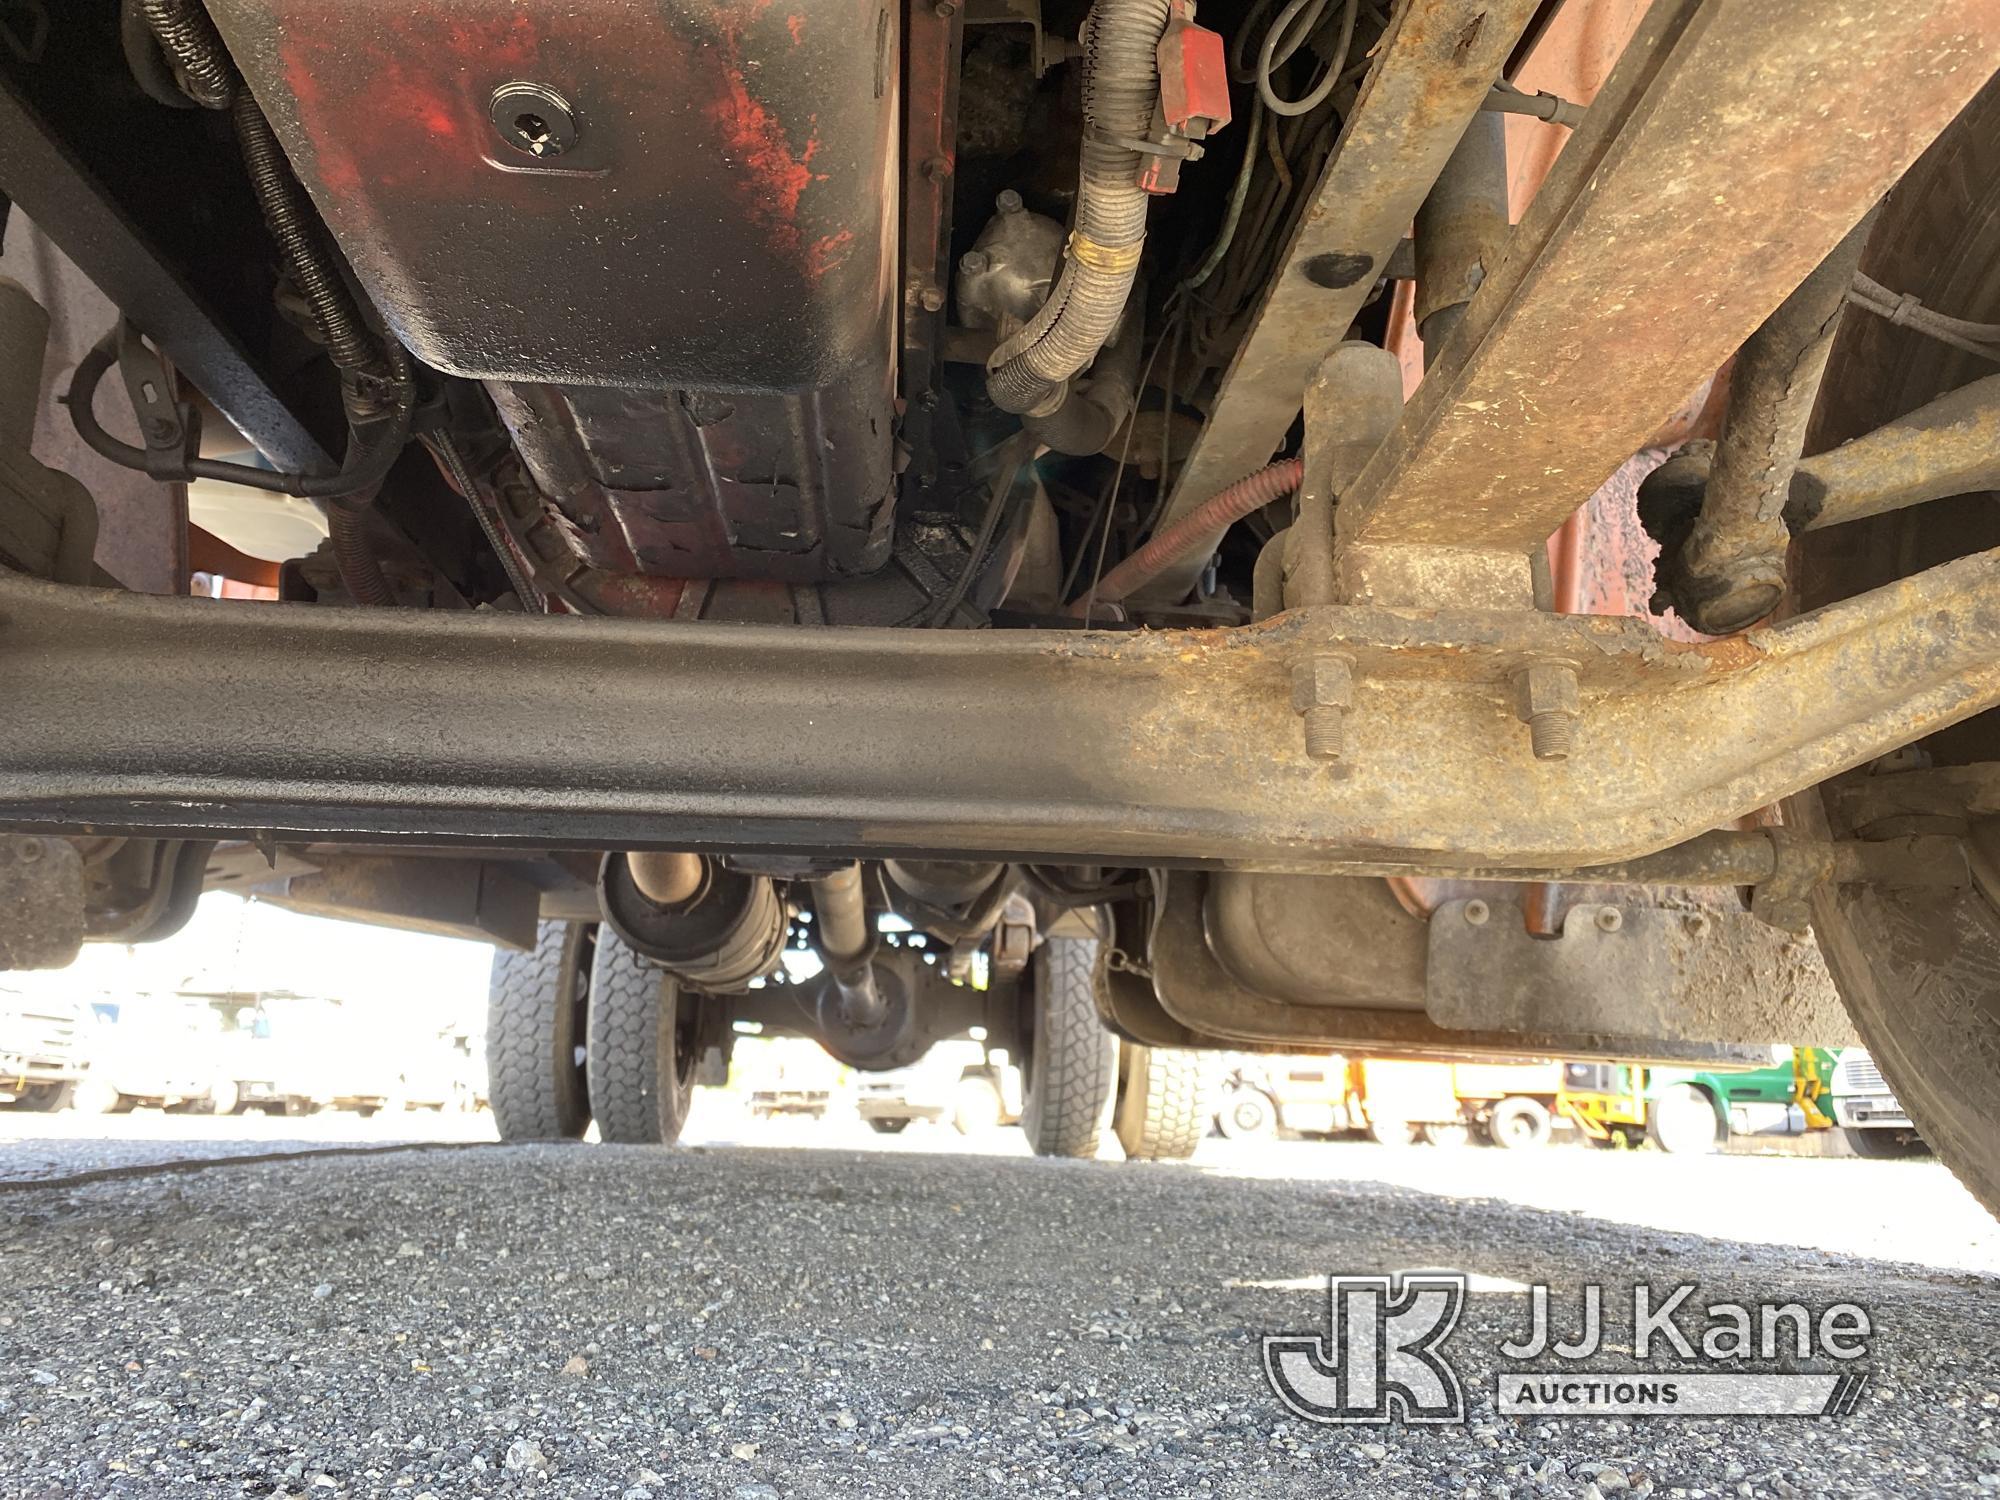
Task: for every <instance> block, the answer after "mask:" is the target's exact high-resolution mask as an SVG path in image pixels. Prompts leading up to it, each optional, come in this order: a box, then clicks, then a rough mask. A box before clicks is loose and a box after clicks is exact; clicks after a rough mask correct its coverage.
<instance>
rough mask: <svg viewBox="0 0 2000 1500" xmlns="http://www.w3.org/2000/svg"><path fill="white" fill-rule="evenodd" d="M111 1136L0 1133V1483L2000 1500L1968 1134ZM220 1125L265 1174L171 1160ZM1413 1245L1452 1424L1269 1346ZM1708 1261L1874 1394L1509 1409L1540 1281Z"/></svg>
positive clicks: (1995, 1254) (287, 1491) (156, 1124)
mask: <svg viewBox="0 0 2000 1500" xmlns="http://www.w3.org/2000/svg"><path fill="white" fill-rule="evenodd" d="M65 1121H68V1122H69V1126H68V1128H69V1129H70V1130H71V1131H72V1132H74V1133H76V1134H79V1135H82V1136H83V1137H85V1138H82V1139H69V1138H66V1137H65V1136H64V1135H63V1133H62V1132H63V1130H64V1129H65ZM444 1125H445V1129H446V1133H449V1134H456V1135H458V1136H459V1137H461V1138H462V1139H465V1140H468V1141H470V1140H475V1139H476V1137H477V1136H479V1135H480V1134H481V1133H482V1132H483V1129H484V1127H483V1126H482V1125H481V1124H479V1123H477V1122H465V1121H448V1122H444ZM118 1129H119V1130H123V1131H127V1132H136V1133H138V1134H139V1135H140V1136H141V1137H142V1139H140V1140H138V1141H134V1140H133V1139H130V1138H129V1137H127V1138H121V1139H120V1140H118V1141H117V1142H115V1143H114V1144H115V1146H116V1149H112V1148H111V1146H108V1145H107V1143H106V1137H107V1135H108V1134H110V1133H111V1132H108V1131H107V1130H106V1129H105V1128H104V1127H102V1126H101V1125H99V1124H98V1123H97V1122H90V1121H78V1120H76V1118H75V1117H66V1116H58V1117H53V1118H52V1119H46V1120H42V1121H38V1122H35V1123H34V1124H33V1125H31V1126H26V1127H23V1126H21V1125H20V1124H19V1122H18V1120H17V1119H15V1118H9V1119H8V1120H7V1121H6V1122H5V1123H4V1125H0V1186H4V1187H5V1188H6V1190H5V1191H0V1434H4V1437H0V1493H4V1494H5V1495H9V1496H44V1495H49V1496H57V1495H59V1496H101V1495H103V1496H125V1495H135V1496H136V1495H158V1494H198V1495H309V1496H314V1497H319V1496H328V1497H337V1496H345V1495H356V1496H359V1495H403V1496H422V1495H431V1496H436V1497H439V1500H447V1497H454V1496H461V1495H488V1494H492V1495H516V1494H534V1495H546V1496H591V1497H600V1496H612V1497H623V1500H665V1497H680V1496H690V1497H692V1496H714V1497H724V1500H771V1497H773V1496H778V1497H790V1496H801V1497H804V1496H828V1497H831V1496H836V1495H838V1496H849V1495H925V1496H927V1495H937V1494H946V1493H955V1492H963V1493H969V1494H1010V1495H1034V1496H1065V1495H1085V1496H1089V1495H1112V1494H1116V1495H1121V1496H1122V1495H1127V1494H1131V1495H1144V1496H1152V1495H1179V1494H1191V1495H1221V1496H1234V1495H1256V1496H1262V1495H1272V1496H1276V1495H1285V1496H1292V1495H1307V1494H1310V1495H1422V1496H1466V1497H1495V1500H1502V1497H1508V1496H1522V1497H1530V1496H1541V1495H1551V1496H1577V1497H1584V1500H1590V1497H1593V1496H1601V1497H1604V1500H1618V1497H1620V1496H1625V1497H1640V1496H1646V1495H1672V1496H1687V1497H1709V1496H1716V1497H1729V1496H1798V1495H1822V1494H1824V1495H1841V1496H1847V1495H1882V1496H1903V1495H1981V1496H1993V1495H1996V1494H2000V1299H1996V1295H1995V1294H1996V1291H2000V1274H1996V1273H2000V1240H1997V1239H1996V1238H1995V1236H1994V1234H1993V1232H1992V1228H1991V1226H1990V1224H1988V1222H1987V1221H1986V1220H1985V1219H1984V1217H1983V1216H1980V1215H1978V1213H1977V1210H1976V1208H1973V1207H1972V1205H1971V1203H1970V1200H1969V1198H1966V1197H1965V1196H1964V1194H1963V1193H1962V1190H1960V1189H1958V1188H1957V1186H1956V1185H1955V1184H1953V1183H1951V1182H1950V1180H1949V1178H1948V1177H1946V1176H1945V1175H1944V1174H1943V1172H1942V1169H1941V1168H1938V1167H1937V1166H1936V1164H1935V1163H1927V1162H1912V1163H1904V1162H1862V1161H1788V1160H1769V1159H1752V1160H1734V1159H1724V1160H1716V1161H1708V1162H1698V1163H1688V1162H1684V1161H1680V1160H1675V1159H1668V1158H1661V1157H1657V1156H1655V1155H1653V1154H1652V1153H1639V1154H1635V1155H1632V1156H1630V1157H1629V1158H1625V1159H1618V1158H1614V1157H1610V1156H1606V1155H1604V1154H1600V1153H1586V1152H1582V1151H1579V1150H1569V1151H1565V1150H1561V1149H1552V1150H1550V1151H1548V1152H1544V1153H1540V1154H1539V1155H1538V1156H1537V1157H1536V1158H1534V1159H1533V1160H1532V1161H1528V1162H1525V1163H1524V1162H1523V1161H1522V1160H1521V1159H1517V1158H1511V1157H1508V1156H1506V1155H1504V1154H1502V1153H1497V1152H1492V1151H1474V1150H1468V1151H1458V1152H1439V1151H1435V1150H1428V1149H1424V1148H1412V1149H1410V1150H1406V1151H1388V1150H1383V1149H1380V1148H1373V1147H1367V1146H1359V1145H1355V1146H1340V1145H1324V1144H1315V1143H1287V1144H1284V1145H1277V1146H1262V1147H1259V1146H1248V1147H1242V1146H1237V1145H1233V1144H1231V1143H1224V1142H1219V1141H1218V1142H1212V1143H1210V1145H1209V1146H1208V1147H1205V1148H1204V1151H1203V1153H1202V1154H1201V1156H1200V1157H1199V1158H1198V1159H1197V1162H1196V1163H1194V1164H1191V1165H1184V1166H1143V1165H1138V1164H1127V1163H1121V1162H1115V1161H1098V1162H1051V1161H1035V1160H1031V1159H1027V1158H1025V1157H1024V1156H1023V1155H1021V1154H1020V1152H1019V1146H1018V1136H1016V1135H1009V1136H1006V1137H1004V1138H1001V1139H999V1140H997V1141H995V1142H989V1143H987V1144H988V1146H989V1147H996V1146H997V1149H998V1152H999V1153H1001V1154H991V1153H990V1151H989V1152H988V1153H980V1152H974V1151H970V1150H968V1149H967V1146H966V1143H964V1142H961V1141H959V1140H958V1139H957V1138H956V1137H954V1136H952V1135H951V1133H950V1132H948V1131H942V1130H930V1129H918V1130H913V1131H911V1132H910V1133H909V1134H908V1135H906V1136H903V1137H900V1138H897V1139H896V1140H895V1141H893V1142H890V1143H888V1144H889V1145H890V1147H891V1149H888V1150H854V1149H845V1148H842V1149H811V1148H810V1143H813V1142H824V1141H827V1140H829V1139H831V1140H835V1141H849V1140H858V1139H859V1137H858V1136H857V1135H855V1134H854V1133H852V1132H848V1131H843V1130H840V1129H835V1128H832V1127H819V1128H817V1129H814V1128H812V1127H797V1128H794V1129H793V1130H791V1131H790V1132H785V1131H779V1132H777V1133H775V1135H771V1134H767V1135H765V1136H764V1137H761V1138H764V1139H775V1140H777V1141H778V1142H779V1143H780V1144H778V1145H776V1146H756V1145H747V1144H709V1145H699V1146H694V1147H684V1148H682V1149H678V1150H674V1151H656V1150H646V1149H641V1148H626V1147H606V1146H598V1145H577V1146H515V1147H500V1146H494V1145H480V1144H463V1145H458V1146H447V1147H443V1148H432V1149H425V1150H397V1151H389V1152H386V1153H383V1154H344V1155H323V1156H308V1157H304V1158H296V1157H289V1156H281V1155H279V1154H280V1153H283V1152H289V1151H292V1150H313V1149H318V1148H325V1147H340V1148H343V1149H346V1150H354V1149H357V1148H360V1149H366V1150H370V1151H372V1149H373V1148H374V1147H375V1146H377V1145H382V1144H388V1143H391V1142H393V1141H394V1140H396V1139H398V1138H402V1139H409V1138H412V1137H415V1136H420V1135H423V1134H426V1133H429V1134H436V1133H437V1130H438V1122H428V1124H427V1125H426V1124H425V1122H410V1121H396V1122H381V1121H378V1122H371V1124H370V1126H369V1128H368V1129H366V1130H362V1129H360V1128H359V1127H356V1126H352V1125H326V1124H323V1123H322V1122H319V1121H272V1122H268V1125H266V1124H261V1123H260V1124H257V1125H254V1126H252V1127H250V1128H249V1132H248V1134H245V1133H244V1131H243V1130H241V1129H239V1128H238V1127H236V1126H234V1125H232V1124H231V1122H223V1121H200V1120H182V1119H179V1118H177V1117H165V1116H153V1117H150V1119H145V1118H144V1117H142V1119H141V1121H140V1123H139V1124H137V1125H130V1124H128V1125H124V1126H120V1127H118ZM232 1132H233V1133H232ZM10 1137H11V1138H12V1139H9V1138H10ZM91 1137H95V1138H94V1139H93V1138H91ZM707 1137H708V1138H709V1139H710V1140H712V1141H720V1140H729V1139H732V1138H738V1137H740V1138H743V1139H749V1138H750V1132H748V1131H747V1130H743V1129H739V1126H738V1124H737V1123H736V1122H733V1121H728V1120H722V1121H720V1122H718V1120H717V1119H716V1118H715V1117H714V1115H713V1113H712V1112H711V1117H710V1119H709V1121H708V1129H707ZM202 1155H206V1156H209V1157H216V1156H231V1155H238V1156H242V1155H251V1156H267V1157H268V1156H278V1157H279V1159H268V1160H260V1161H237V1162H225V1163H223V1164H216V1165H209V1166H206V1167H204V1168H201V1169H199V1170H191V1171H190V1170H155V1169H154V1168H158V1167H159V1166H161V1164H163V1163H168V1162H175V1161H185V1160H187V1159H189V1158H191V1157H197V1156H202ZM107 1170H109V1171H110V1172H111V1173H112V1175H109V1176H104V1175H95V1176H87V1177H84V1178H83V1179H82V1180H79V1174H102V1173H105V1172H106V1171H107ZM1426 1269H1428V1270H1453V1271H1460V1272H1464V1273H1466V1274H1468V1275H1469V1276H1470V1277H1471V1286H1472V1288H1473V1290H1472V1293H1471V1295H1470V1297H1469V1299H1468V1301H1467V1306H1466V1310H1465V1312H1464V1314H1463V1316H1462V1317H1461V1319H1460V1322H1459V1324H1458V1326H1457V1327H1456V1329H1455V1330H1454V1331H1453V1332H1452V1334H1451V1336H1450V1341H1449V1344H1448V1346H1447V1347H1448V1351H1449V1355H1450V1359H1451V1362H1452V1364H1453V1366H1454V1368H1455V1370H1456V1372H1457V1374H1458V1375H1459V1377H1460V1378H1461V1380H1462V1384H1463V1387H1464V1390H1465V1392H1466V1397H1467V1411H1466V1420H1465V1421H1464V1422H1463V1423H1448V1424H1442V1425H1434V1426H1396V1425H1389V1426H1374V1425H1366V1426H1336V1425H1322V1424H1317V1423H1313V1422H1308V1421H1305V1420H1303V1419H1301V1418H1300V1417H1299V1416H1297V1415H1295V1414H1293V1413H1292V1412H1290V1411H1288V1410H1286V1409H1285V1407H1284V1406H1283V1405H1281V1404H1280V1402H1279V1400H1278V1398H1277V1397H1276V1396H1275V1395H1274V1394H1273V1392H1272V1390H1271V1389H1270V1388H1269V1386H1268V1385H1267V1383H1266V1381H1265V1378H1264V1374H1263V1369H1262V1358H1261V1353H1260V1349H1261V1340H1262V1338H1263V1336H1264V1335H1265V1334H1268V1333H1278V1332H1286V1331H1317V1332H1325V1331H1326V1317H1327V1296H1326V1290H1325V1280H1324V1278H1325V1277H1326V1275H1327V1274H1328V1273H1329V1272H1335V1271H1338V1272H1344V1273H1358V1272H1377V1273H1381V1272H1407V1271H1414V1270H1426ZM1690 1281H1692V1282H1699V1283H1700V1287H1701V1290H1700V1300H1701V1301H1703V1302H1706V1301H1709V1300H1712V1299H1718V1298H1725V1297H1727V1298H1733V1299H1736V1300H1740V1301H1743V1302H1746V1303H1754V1302H1758V1301H1799V1302H1803V1303H1806V1304H1808V1305H1810V1306H1812V1307H1815V1308H1818V1307H1823V1306H1824V1305H1826V1304H1829V1303H1833V1302H1839V1301H1852V1302H1856V1303H1859V1304H1861V1305H1862V1306H1864V1307H1865V1308H1866V1309H1867V1310H1868V1313H1869V1315H1870V1318H1871V1320H1872V1325H1873V1328H1874V1335H1873V1338H1872V1341H1871V1343H1870V1347H1869V1349H1868V1353H1867V1357H1866V1359H1865V1361H1864V1362H1863V1364H1862V1365H1861V1366H1860V1368H1862V1369H1864V1370H1865V1373H1866V1375H1867V1377H1868V1378H1867V1383H1866V1386H1865V1389H1864V1391H1863V1394H1862V1396H1861V1398H1860V1400H1859V1404H1858V1407H1857V1409H1856V1410H1855V1412H1854V1414H1853V1415H1851V1416H1848V1417H1844V1418H1717V1419H1696V1420H1691V1419H1684V1418H1666V1417H1636V1418H1629V1417H1616V1416H1596V1417H1562V1418H1546V1417H1541V1416H1533V1417H1517V1416H1507V1415H1500V1414H1498V1413H1497V1412H1496V1410H1495V1402H1494V1375H1495V1371H1496V1369H1499V1368H1503V1367H1505V1365H1504V1362H1503V1361H1501V1360H1500V1358H1499V1356H1498V1355H1497V1354H1496V1352H1495V1351H1496V1349H1497V1347H1498V1345H1499V1344H1500V1342H1501V1341H1502V1340H1503V1339H1505V1338H1508V1337H1517V1336H1519V1335H1520V1334H1521V1333H1522V1332H1523V1331H1524V1329H1525V1327H1526V1324H1527V1308H1528V1304H1529V1299H1528V1295H1527V1291H1526V1288H1527V1287H1528V1286H1529V1285H1531V1284H1533V1283H1536V1282H1543V1283H1547V1284H1550V1286H1551V1288H1552V1290H1551V1299H1552V1302H1553V1304H1554V1305H1555V1307H1556V1308H1557V1309H1558V1315H1559V1317H1562V1318H1570V1317H1572V1316H1573V1314H1574V1309H1575V1307H1576V1305H1577V1298H1578V1288H1579V1287H1580V1286H1581V1285H1582V1284H1584V1283H1586V1282H1597V1283H1600V1284H1602V1285H1603V1286H1604V1287H1605V1299H1606V1305H1607V1307H1616V1306H1618V1305H1621V1303H1622V1304H1623V1305H1625V1306H1627V1307H1628V1308H1629V1293H1628V1290H1627V1289H1628V1288H1629V1287H1631V1286H1632V1285H1633V1284H1634V1283H1638V1282H1645V1283H1647V1284H1649V1285H1651V1286H1654V1287H1658V1288H1670V1287H1672V1286H1674V1285H1677V1284H1679V1283H1682V1282H1690ZM1629 1344H1630V1341H1629V1338H1626V1337H1625V1336H1624V1334H1623V1332H1622V1331H1621V1330H1619V1329H1618V1328H1617V1327H1615V1326H1613V1327H1612V1329H1611V1331H1610V1334H1609V1337H1608V1340H1607V1346H1606V1349H1605V1351H1604V1354H1603V1357H1602V1362H1603V1363H1607V1364H1612V1365H1618V1364H1622V1365H1623V1366H1625V1367H1627V1368H1629V1367H1631V1365H1632V1356H1631V1352H1630V1347H1629ZM1785 1363H1786V1362H1785V1361H1780V1364H1781V1365H1782V1364H1785ZM1802 1367H1811V1368H1819V1366H1802Z"/></svg>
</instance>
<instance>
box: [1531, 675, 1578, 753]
mask: <svg viewBox="0 0 2000 1500" xmlns="http://www.w3.org/2000/svg"><path fill="white" fill-rule="evenodd" d="M1515 683H1516V686H1517V687H1518V689H1519V691H1520V695H1521V701H1520V709H1519V712H1520V715H1521V717H1522V719H1524V720H1525V721H1526V722H1527V725H1528V743H1529V745H1530V746H1532V747H1533V749H1534V752H1535V759H1536V760H1568V759H1569V757H1570V752H1571V751H1572V750H1573V749H1574V748H1575V747H1576V720H1577V713H1578V710H1579V708H1580V707H1581V702H1580V700H1579V698H1578V696H1577V690H1576V669H1575V668H1574V667H1572V666H1570V665H1569V663H1568V662H1560V661H1544V662H1536V663H1535V664H1534V665H1533V666H1531V667H1529V668H1528V669H1527V670H1526V671H1524V672H1522V673H1521V674H1520V676H1519V677H1517V678H1516V679H1515Z"/></svg>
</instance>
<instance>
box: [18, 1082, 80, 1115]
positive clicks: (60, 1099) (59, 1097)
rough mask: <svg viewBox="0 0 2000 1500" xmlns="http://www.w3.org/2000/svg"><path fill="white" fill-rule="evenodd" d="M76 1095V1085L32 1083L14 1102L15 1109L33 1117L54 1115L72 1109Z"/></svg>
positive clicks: (70, 1083) (72, 1083)
mask: <svg viewBox="0 0 2000 1500" xmlns="http://www.w3.org/2000/svg"><path fill="white" fill-rule="evenodd" d="M75 1095H76V1084H75V1082H74V1081H73V1080H72V1081H70V1082H67V1083H31V1084H29V1085H28V1086H27V1088H25V1089H23V1090H22V1091H21V1093H20V1094H19V1096H17V1097H16V1098H15V1100H14V1108H16V1109H18V1110H21V1111H23V1112H24V1113H27V1114H32V1115H52V1114H55V1113H57V1112H58V1111H60V1110H65V1109H68V1108H69V1107H70V1101H71V1100H72V1099H73V1098H74V1097H75Z"/></svg>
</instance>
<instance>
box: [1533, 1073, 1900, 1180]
mask: <svg viewBox="0 0 2000 1500" xmlns="http://www.w3.org/2000/svg"><path fill="white" fill-rule="evenodd" d="M1564 1099H1565V1101H1566V1102H1568V1103H1570V1104H1571V1105H1572V1106H1573V1107H1575V1108H1577V1109H1582V1110H1587V1111H1588V1112H1590V1113H1592V1114H1594V1115H1597V1116H1599V1117H1601V1118H1608V1119H1610V1120H1611V1121H1612V1122H1613V1123H1612V1124H1611V1126H1610V1129H1609V1130H1608V1131H1607V1133H1606V1136H1605V1137H1604V1142H1605V1143H1609V1144H1617V1143H1619V1142H1620V1141H1621V1140H1622V1141H1623V1142H1624V1143H1626V1144H1631V1145H1636V1144H1638V1142H1639V1140H1640V1139H1641V1138H1642V1137H1643V1138H1644V1139H1646V1140H1650V1141H1651V1142H1652V1143H1653V1144H1654V1145H1655V1146H1657V1147H1659V1148H1660V1149H1661V1150H1662V1151H1671V1152H1676V1153H1688V1154H1699V1153H1701V1152H1707V1151H1713V1150H1715V1149H1717V1148H1718V1147H1719V1146H1721V1145H1722V1144H1723V1143H1724V1142H1726V1141H1728V1140H1729V1139H1730V1138H1732V1137H1741V1136H1792V1135H1804V1134H1806V1133H1808V1132H1809V1131H1814V1130H1834V1129H1837V1130H1839V1131H1840V1132H1841V1133H1842V1134H1843V1135H1844V1136H1845V1137H1846V1140H1847V1143H1848V1145H1849V1146H1850V1147H1851V1148H1852V1149H1853V1151H1854V1154H1855V1155H1856V1156H1865V1157H1874V1158H1880V1157H1892V1156H1910V1155H1915V1154H1918V1153H1920V1152H1922V1151H1923V1150H1924V1145H1923V1142H1922V1140H1921V1138H1920V1137H1919V1136H1918V1135H1917V1133H1916V1130H1915V1128H1914V1127H1913V1126H1912V1125H1911V1123H1910V1119H1909V1116H1908V1115H1907V1114H1906V1113H1904V1111H1903V1108H1902V1106H1901V1105H1900V1104H1899V1103H1898V1102H1897V1101H1896V1098H1895V1096H1894V1095H1893V1094H1892V1093H1891V1092H1890V1091H1889V1087H1888V1085H1887V1084H1886V1083H1885V1082H1883V1079H1882V1075H1881V1072H1880V1071H1879V1070H1878V1069H1877V1068H1876V1067H1875V1064H1874V1060H1873V1059H1872V1058H1870V1057H1869V1055H1868V1052H1867V1050H1866V1049H1865V1048H1861V1047H1846V1048H1838V1049H1830V1048H1825V1047H1773V1048H1772V1049H1771V1062H1770V1065H1769V1066H1768V1067H1763V1068H1750V1069H1743V1070H1740V1071H1731V1070H1725V1069H1692V1068H1639V1067H1626V1066H1620V1065H1616V1064H1593V1063H1571V1064H1569V1065H1568V1066H1567V1068H1566V1070H1565V1078H1564ZM1607 1101H1614V1102H1616V1103H1617V1104H1620V1105H1623V1106H1624V1107H1623V1109H1622V1111H1621V1110H1618V1109H1611V1110H1606V1109H1605V1108H1604V1107H1603V1106H1604V1104H1605V1103H1606V1102H1607ZM1641 1121H1643V1124H1641Z"/></svg>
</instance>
